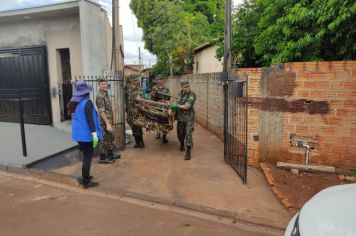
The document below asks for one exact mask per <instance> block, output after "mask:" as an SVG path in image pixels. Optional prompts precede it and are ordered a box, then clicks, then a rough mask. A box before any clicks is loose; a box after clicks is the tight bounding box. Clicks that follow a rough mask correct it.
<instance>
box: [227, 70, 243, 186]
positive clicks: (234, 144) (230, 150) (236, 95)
mask: <svg viewBox="0 0 356 236" xmlns="http://www.w3.org/2000/svg"><path fill="white" fill-rule="evenodd" d="M228 78H229V79H228V80H227V81H226V83H225V85H224V96H225V117H224V121H225V125H224V138H225V140H224V159H225V161H226V162H227V163H229V164H230V165H231V167H232V168H233V169H234V170H235V171H236V173H237V174H238V175H239V176H240V177H241V179H242V181H243V183H244V184H246V183H247V114H248V113H247V111H248V110H247V105H248V104H247V97H248V96H247V83H248V77H247V76H242V77H241V76H240V77H236V76H235V75H234V73H231V74H229V75H228Z"/></svg>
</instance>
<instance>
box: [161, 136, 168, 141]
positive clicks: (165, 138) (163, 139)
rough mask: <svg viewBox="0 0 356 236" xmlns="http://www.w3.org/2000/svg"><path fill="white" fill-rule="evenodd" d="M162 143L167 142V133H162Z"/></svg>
mask: <svg viewBox="0 0 356 236" xmlns="http://www.w3.org/2000/svg"><path fill="white" fill-rule="evenodd" d="M162 143H168V139H167V135H166V134H163V136H162Z"/></svg>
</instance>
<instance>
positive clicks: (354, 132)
mask: <svg viewBox="0 0 356 236" xmlns="http://www.w3.org/2000/svg"><path fill="white" fill-rule="evenodd" d="M350 133H351V135H352V136H354V137H355V136H356V128H351V129H350Z"/></svg>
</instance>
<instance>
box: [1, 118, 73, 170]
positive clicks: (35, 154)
mask: <svg viewBox="0 0 356 236" xmlns="http://www.w3.org/2000/svg"><path fill="white" fill-rule="evenodd" d="M0 130H1V135H0V169H3V170H6V169H8V168H14V169H16V168H18V169H21V168H26V167H27V166H30V165H31V164H32V163H35V162H37V161H39V160H42V159H44V158H47V157H50V156H53V155H55V154H58V153H61V152H63V151H66V150H70V149H74V148H75V147H76V146H77V144H76V143H74V142H73V141H72V137H71V133H67V132H64V131H62V130H59V129H56V128H54V127H51V126H47V125H30V124H26V125H25V137H26V146H27V156H23V154H22V141H21V132H20V124H18V123H10V122H0Z"/></svg>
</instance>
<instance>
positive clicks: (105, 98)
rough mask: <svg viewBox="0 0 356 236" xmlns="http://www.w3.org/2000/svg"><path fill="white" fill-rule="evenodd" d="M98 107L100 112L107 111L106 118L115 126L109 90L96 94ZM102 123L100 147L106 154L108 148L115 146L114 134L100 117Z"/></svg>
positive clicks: (101, 151) (101, 152) (102, 152)
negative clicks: (107, 128)
mask: <svg viewBox="0 0 356 236" xmlns="http://www.w3.org/2000/svg"><path fill="white" fill-rule="evenodd" d="M96 107H97V109H98V112H99V113H101V112H105V115H106V118H107V119H108V120H109V122H110V124H111V126H112V127H113V111H112V107H111V101H110V98H109V94H108V92H107V91H103V90H99V92H98V95H97V96H96ZM100 125H101V129H102V131H103V140H102V141H101V142H100V145H99V149H100V154H102V155H106V154H107V151H108V150H112V149H113V148H114V134H113V133H112V132H109V131H107V130H106V124H105V122H104V121H103V120H102V119H100Z"/></svg>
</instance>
